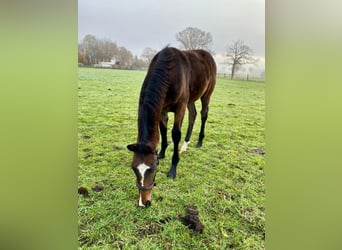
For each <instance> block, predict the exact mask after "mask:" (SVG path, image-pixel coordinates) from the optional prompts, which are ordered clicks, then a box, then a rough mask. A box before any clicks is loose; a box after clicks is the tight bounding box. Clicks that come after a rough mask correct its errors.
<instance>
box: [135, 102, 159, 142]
mask: <svg viewBox="0 0 342 250" xmlns="http://www.w3.org/2000/svg"><path fill="white" fill-rule="evenodd" d="M160 112H161V111H159V110H154V111H151V110H149V109H147V108H143V109H142V110H141V111H140V112H139V122H138V127H139V128H138V130H139V134H138V141H139V142H144V143H147V142H150V143H152V144H153V145H155V146H157V144H158V142H159V130H158V129H159V120H160Z"/></svg>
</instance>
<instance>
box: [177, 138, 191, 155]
mask: <svg viewBox="0 0 342 250" xmlns="http://www.w3.org/2000/svg"><path fill="white" fill-rule="evenodd" d="M189 143H190V141H188V142H186V141H185V142H184V143H183V146H182V147H181V149H180V150H179V153H183V152H185V151H186V149H187V148H188V145H189Z"/></svg>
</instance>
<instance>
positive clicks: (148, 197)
mask: <svg viewBox="0 0 342 250" xmlns="http://www.w3.org/2000/svg"><path fill="white" fill-rule="evenodd" d="M127 148H128V149H129V150H130V151H133V152H134V156H133V161H132V170H133V172H134V173H135V175H136V177H137V183H136V184H137V188H138V189H139V206H140V207H148V206H150V205H151V201H152V189H153V186H154V178H155V176H156V170H157V165H158V158H157V151H156V149H155V148H154V147H153V146H152V145H151V144H145V143H135V144H130V145H128V146H127Z"/></svg>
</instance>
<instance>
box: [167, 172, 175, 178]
mask: <svg viewBox="0 0 342 250" xmlns="http://www.w3.org/2000/svg"><path fill="white" fill-rule="evenodd" d="M167 178H169V179H174V178H176V174H174V173H168V174H167Z"/></svg>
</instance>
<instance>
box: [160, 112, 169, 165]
mask: <svg viewBox="0 0 342 250" xmlns="http://www.w3.org/2000/svg"><path fill="white" fill-rule="evenodd" d="M168 120H169V118H168V116H167V112H164V111H163V112H162V114H161V118H160V122H159V130H160V135H161V149H160V152H159V154H158V158H159V159H163V158H165V150H166V148H167V146H168V143H167V121H168Z"/></svg>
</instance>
